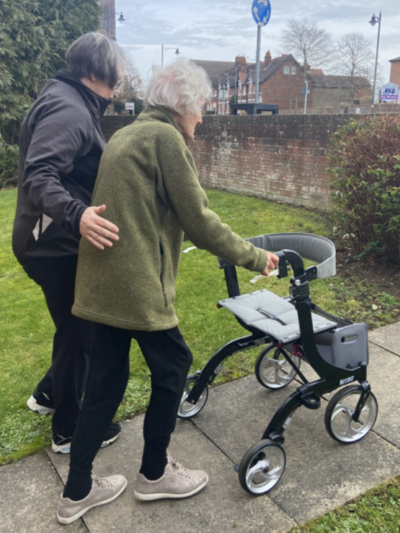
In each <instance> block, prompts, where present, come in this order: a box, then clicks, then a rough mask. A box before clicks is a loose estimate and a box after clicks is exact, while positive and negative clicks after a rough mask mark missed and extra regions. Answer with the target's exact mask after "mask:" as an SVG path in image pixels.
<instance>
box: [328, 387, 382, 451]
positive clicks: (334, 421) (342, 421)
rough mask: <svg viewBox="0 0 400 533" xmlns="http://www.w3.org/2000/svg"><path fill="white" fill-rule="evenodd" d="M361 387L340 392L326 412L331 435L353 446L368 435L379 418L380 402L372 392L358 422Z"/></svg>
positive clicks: (362, 390) (347, 388) (348, 388)
mask: <svg viewBox="0 0 400 533" xmlns="http://www.w3.org/2000/svg"><path fill="white" fill-rule="evenodd" d="M363 392H364V389H363V388H362V387H361V385H350V386H349V387H345V388H344V389H341V390H340V391H338V392H337V393H336V394H335V396H333V398H332V399H331V400H330V402H329V404H328V407H327V408H326V411H325V427H326V430H327V431H328V433H329V435H330V436H331V437H332V438H333V439H335V440H337V441H338V442H342V443H343V444H352V443H353V442H357V441H359V440H361V439H362V438H364V437H365V435H367V434H368V433H369V432H370V431H371V429H372V427H373V425H374V424H375V420H376V417H377V416H378V402H377V401H376V398H375V396H374V395H373V394H372V392H369V393H368V396H367V398H366V400H365V402H364V405H363V406H362V408H361V412H360V414H359V416H358V420H355V418H356V417H355V413H356V408H357V405H358V402H359V400H360V398H361V394H362V393H363Z"/></svg>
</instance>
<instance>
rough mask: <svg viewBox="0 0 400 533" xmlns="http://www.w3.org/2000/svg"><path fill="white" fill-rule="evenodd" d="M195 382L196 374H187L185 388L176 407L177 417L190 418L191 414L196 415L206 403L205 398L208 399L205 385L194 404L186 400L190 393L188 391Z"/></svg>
mask: <svg viewBox="0 0 400 533" xmlns="http://www.w3.org/2000/svg"><path fill="white" fill-rule="evenodd" d="M196 383H197V376H188V378H187V380H186V383H185V389H184V391H183V396H182V399H181V403H180V405H179V409H178V418H191V417H192V416H196V415H197V414H198V413H200V411H201V410H202V409H203V407H204V406H205V405H206V403H207V400H208V387H207V385H206V387H205V389H204V390H203V392H202V393H201V395H200V398H199V399H198V400H197V402H196V403H195V404H193V403H189V402H188V401H186V400H187V397H188V396H189V394H190V391H191V390H192V389H193V387H194V386H195V384H196Z"/></svg>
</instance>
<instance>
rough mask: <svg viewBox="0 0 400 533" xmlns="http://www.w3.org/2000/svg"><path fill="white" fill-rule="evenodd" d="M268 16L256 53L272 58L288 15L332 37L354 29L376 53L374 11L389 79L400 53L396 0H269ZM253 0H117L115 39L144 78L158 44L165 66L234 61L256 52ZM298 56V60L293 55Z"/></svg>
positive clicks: (399, 10)
mask: <svg viewBox="0 0 400 533" xmlns="http://www.w3.org/2000/svg"><path fill="white" fill-rule="evenodd" d="M270 1H271V7H272V14H271V19H270V21H269V23H268V25H267V26H265V27H264V28H263V30H262V38H261V57H263V56H264V54H265V52H266V51H267V50H270V51H271V54H272V57H277V56H279V55H281V54H282V53H286V52H288V50H284V49H282V47H281V46H280V44H279V39H280V36H281V35H282V31H283V30H284V28H285V25H286V20H287V18H303V17H307V18H309V19H312V20H315V21H317V22H318V23H319V24H320V26H321V27H323V28H325V29H326V30H327V31H328V32H330V33H331V34H332V36H333V38H334V40H337V39H339V38H340V37H341V36H343V35H345V34H346V33H352V32H359V33H362V34H363V35H364V36H365V37H367V38H368V39H369V40H370V42H371V49H372V51H373V53H374V55H375V51H376V41H377V35H378V25H377V24H376V25H375V26H374V27H372V26H371V25H370V24H368V22H369V20H371V16H372V14H373V13H375V14H376V15H378V14H379V11H380V10H382V24H381V39H380V46H379V64H380V70H381V73H382V75H383V79H384V81H385V82H387V81H389V72H390V63H388V61H389V59H393V58H395V57H399V56H400V0H386V1H385V2H384V3H383V2H382V1H381V3H379V2H378V1H377V0H320V1H316V0H307V1H306V0H280V1H277V0H270ZM251 4H252V0H231V1H229V2H227V1H218V0H200V1H199V0H198V1H196V2H195V1H194V0H147V1H141V2H139V1H138V0H116V11H118V12H120V11H122V12H123V14H124V18H125V19H126V22H125V23H123V24H118V23H117V40H118V43H119V44H120V45H121V46H122V47H123V48H124V50H125V51H126V52H127V53H128V54H129V55H131V57H132V59H133V62H134V64H135V66H136V67H137V68H138V70H139V73H140V75H141V77H142V79H143V80H146V79H148V78H149V76H150V75H151V67H152V66H153V65H160V63H161V44H162V43H164V46H165V47H174V49H173V50H168V51H166V52H165V55H164V65H166V64H167V63H169V62H171V61H173V59H174V58H175V53H174V52H175V48H176V47H178V48H179V51H180V55H181V56H184V57H188V58H192V59H212V60H216V61H233V60H234V58H235V56H236V55H245V56H247V58H248V61H254V60H255V56H256V47H257V42H256V36H257V26H256V24H255V22H254V21H253V18H252V15H251ZM297 59H300V58H297Z"/></svg>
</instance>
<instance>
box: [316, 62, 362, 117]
mask: <svg viewBox="0 0 400 533" xmlns="http://www.w3.org/2000/svg"><path fill="white" fill-rule="evenodd" d="M308 74H309V75H310V78H311V83H312V86H313V97H312V107H328V106H329V107H331V108H332V111H333V112H334V113H340V110H341V107H343V106H348V105H353V103H354V104H363V103H370V102H371V98H372V88H371V84H370V82H369V81H368V80H367V78H363V77H361V76H353V77H351V76H331V75H326V74H324V73H323V72H322V70H319V71H313V70H309V71H308Z"/></svg>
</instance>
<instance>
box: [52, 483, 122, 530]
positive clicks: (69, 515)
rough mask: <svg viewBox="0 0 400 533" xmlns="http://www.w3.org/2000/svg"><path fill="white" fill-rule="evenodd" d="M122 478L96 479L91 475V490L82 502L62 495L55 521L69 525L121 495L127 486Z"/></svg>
mask: <svg viewBox="0 0 400 533" xmlns="http://www.w3.org/2000/svg"><path fill="white" fill-rule="evenodd" d="M127 483H128V482H127V480H126V478H124V476H110V477H104V478H101V477H97V476H95V475H94V474H92V488H91V490H90V492H89V494H88V495H87V496H86V498H84V499H83V500H78V501H74V500H70V499H69V498H64V497H63V496H62V495H61V497H60V501H59V504H58V511H57V520H58V521H59V522H60V524H71V523H72V522H74V521H75V520H77V519H78V518H80V517H81V516H82V515H84V514H85V513H86V511H89V509H92V508H93V507H97V506H98V505H104V504H105V503H109V502H112V501H113V500H115V499H116V498H118V496H119V495H120V494H122V493H123V492H124V490H125V487H126V485H127Z"/></svg>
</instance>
